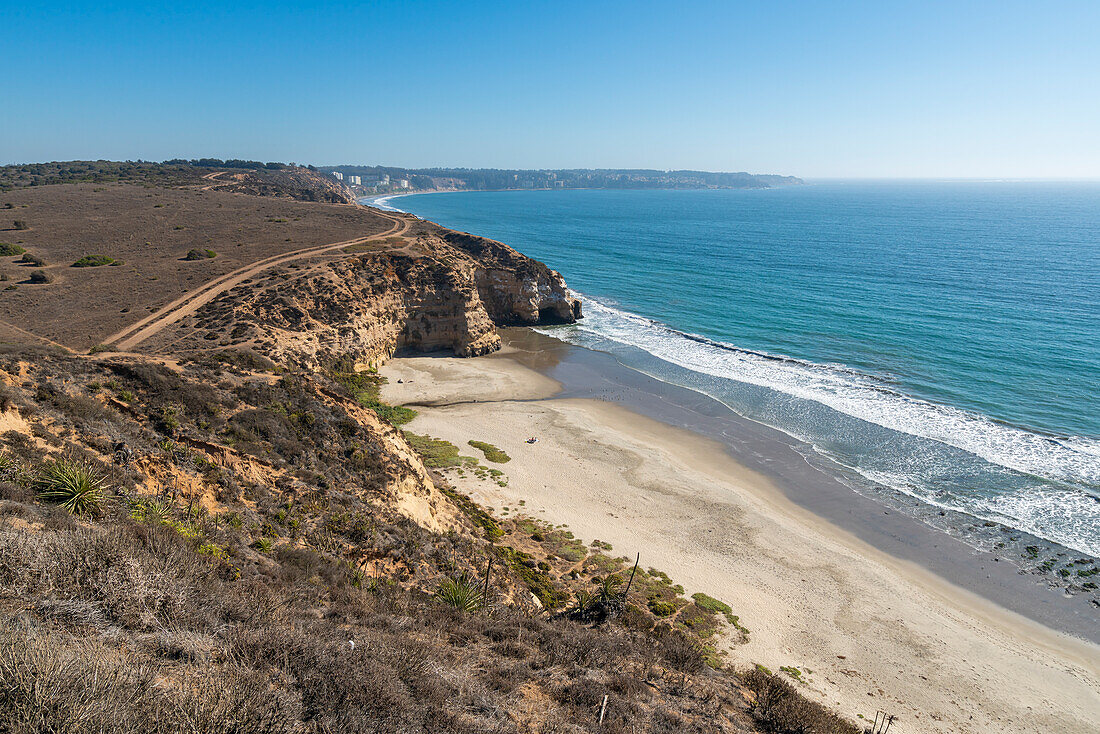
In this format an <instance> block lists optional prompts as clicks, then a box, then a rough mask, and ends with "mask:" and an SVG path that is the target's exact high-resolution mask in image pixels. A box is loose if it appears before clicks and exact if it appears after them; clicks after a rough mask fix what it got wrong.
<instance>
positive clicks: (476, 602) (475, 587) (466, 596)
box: [435, 574, 485, 612]
mask: <svg viewBox="0 0 1100 734" xmlns="http://www.w3.org/2000/svg"><path fill="white" fill-rule="evenodd" d="M435 598H436V599H438V600H439V601H441V602H443V603H444V604H446V605H447V606H449V607H454V608H455V609H457V610H459V611H461V612H474V611H477V610H478V609H481V608H482V607H483V606H485V595H484V594H483V593H482V591H481V584H479V583H478V581H477V579H472V578H470V577H469V576H468V575H466V574H461V575H460V576H452V577H450V578H446V579H443V581H441V582H440V583H439V587H438V588H437V589H436V590H435Z"/></svg>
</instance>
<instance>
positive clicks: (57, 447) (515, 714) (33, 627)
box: [0, 166, 856, 732]
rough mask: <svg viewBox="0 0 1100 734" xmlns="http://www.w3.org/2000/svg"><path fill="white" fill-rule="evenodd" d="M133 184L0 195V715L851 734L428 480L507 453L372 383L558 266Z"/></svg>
mask: <svg viewBox="0 0 1100 734" xmlns="http://www.w3.org/2000/svg"><path fill="white" fill-rule="evenodd" d="M191 168H194V167H193V166H188V167H187V169H186V170H188V171H189V170H190V169H191ZM142 170H144V171H145V173H144V174H143V175H144V176H145V179H144V182H143V183H142V184H141V185H136V184H134V183H117V182H116V183H108V182H105V181H101V182H98V183H82V184H74V183H57V184H42V185H34V186H25V187H24V186H20V187H19V188H18V190H13V191H10V192H8V193H7V194H5V195H4V196H2V197H0V202H8V203H11V204H12V205H13V207H12V208H13V209H14V210H16V211H18V212H19V216H20V219H21V221H25V222H26V227H25V228H23V229H20V230H9V231H4V232H0V239H4V240H5V241H8V240H15V241H14V242H10V243H9V244H12V245H16V243H18V247H19V248H21V249H23V250H25V252H23V253H22V254H11V255H8V256H6V257H4V258H3V259H2V260H0V263H2V264H0V270H2V272H3V273H4V274H19V277H18V278H13V277H10V275H9V278H8V283H10V284H11V285H12V286H15V287H14V289H12V290H0V309H3V310H2V313H3V323H2V324H0V328H2V329H3V333H2V334H0V341H2V342H3V347H2V349H0V637H2V638H3V639H2V643H0V689H2V690H3V691H4V695H3V696H0V721H2V722H3V724H4V725H3V727H2V728H3V730H5V731H13V732H38V731H54V732H106V731H113V732H118V731H123V732H129V731H143V732H159V731H164V732H168V731H182V730H187V731H196V732H280V731H284V732H337V731H339V732H359V731H363V732H368V731H369V732H489V731H492V732H510V731H514V732H589V731H591V732H594V731H600V732H645V731H649V732H749V731H790V732H794V731H802V732H809V731H813V732H854V731H856V729H855V727H853V726H851V725H850V724H847V723H845V722H843V721H842V720H840V719H838V718H836V717H835V716H834V715H832V714H830V713H828V712H827V711H825V710H824V709H823V708H822V707H821V706H819V705H818V704H815V703H810V702H808V701H807V700H805V699H803V698H802V697H801V696H800V695H799V694H798V693H797V691H796V690H795V686H794V685H792V684H791V683H789V682H786V681H784V680H781V679H780V678H779V677H778V676H774V675H772V674H771V673H770V672H768V671H764V670H755V671H744V670H742V671H734V670H731V669H729V668H727V667H725V665H724V662H723V656H722V648H723V647H725V646H728V645H736V644H738V642H739V641H740V640H742V639H743V638H744V636H745V635H748V634H751V631H750V629H747V628H746V625H745V624H743V623H742V621H741V620H739V618H738V617H737V616H736V615H735V612H736V609H734V608H732V607H731V606H727V605H726V604H725V603H724V601H730V602H732V601H734V600H724V601H723V600H718V599H712V598H710V597H706V596H704V595H695V596H694V597H692V598H690V599H688V598H685V596H684V591H683V589H682V588H680V587H678V586H677V585H676V582H675V579H670V578H668V576H666V575H665V574H663V573H662V572H661V571H660V559H656V558H654V559H648V558H646V559H643V560H642V563H641V564H640V565H639V566H638V567H635V565H634V564H635V558H630V557H628V556H618V555H616V554H615V551H616V550H619V549H612V548H611V547H610V546H609V545H608V544H606V543H603V542H602V541H600V540H598V539H597V538H577V537H574V536H573V534H572V533H570V532H569V530H568V529H567V528H562V527H553V526H550V525H548V524H546V523H544V522H541V521H539V520H537V519H534V518H531V517H527V516H526V515H524V514H523V513H522V511H517V512H516V513H514V514H513V515H512V516H510V517H508V518H503V517H496V516H493V515H492V514H490V513H489V512H487V511H486V510H485V509H483V508H481V507H479V506H478V505H477V504H476V503H474V502H473V501H472V500H470V499H469V498H468V497H467V496H465V495H463V494H461V493H459V492H458V491H456V490H455V489H454V487H453V486H452V484H451V483H450V482H449V481H448V479H447V472H459V471H461V472H465V473H470V474H472V475H474V476H476V477H478V478H479V479H481V480H483V481H486V482H490V481H492V482H507V475H508V467H507V463H506V462H507V457H506V456H502V455H501V453H500V452H499V450H498V449H496V448H495V447H493V446H490V445H488V444H484V443H483V442H481V443H478V442H477V441H476V439H477V437H476V436H471V437H470V439H471V442H472V443H471V447H472V450H471V453H480V454H481V456H483V457H484V458H481V457H480V456H479V457H478V458H474V457H472V456H464V455H463V454H462V453H460V451H459V449H458V447H457V446H454V445H452V444H449V443H447V442H445V441H440V440H437V439H433V438H432V437H430V436H422V435H416V434H413V433H410V432H407V431H403V430H402V429H401V426H402V425H403V424H405V423H406V422H408V420H409V419H410V418H411V417H412V416H413V415H414V413H413V411H412V410H411V409H409V408H405V407H402V406H394V405H388V404H386V403H385V402H383V401H382V400H381V399H380V397H379V388H380V385H381V383H382V378H381V377H379V376H377V374H376V373H375V372H374V370H373V367H374V366H375V365H377V364H379V363H380V362H383V361H385V360H386V359H388V358H389V357H390V356H391V355H392V354H394V353H395V352H396V351H405V352H409V351H412V352H415V351H425V350H440V349H442V350H445V351H447V352H449V353H456V354H460V355H469V356H475V355H478V354H484V353H486V352H490V351H492V350H494V349H496V348H497V347H498V345H499V337H498V335H497V332H496V329H497V327H499V326H503V325H509V324H538V323H550V322H553V323H558V322H569V321H572V320H574V319H576V318H578V317H579V316H580V311H579V305H578V304H577V303H576V301H575V300H574V299H572V298H571V297H570V296H569V294H568V291H567V290H566V288H565V284H564V283H563V282H562V280H561V277H560V276H559V275H558V274H557V273H555V272H554V271H552V270H550V269H549V268H547V267H546V266H545V265H543V264H542V263H538V262H536V261H533V260H530V259H529V258H526V257H524V256H523V255H521V254H520V253H517V252H515V251H514V250H512V249H511V248H509V247H507V246H506V245H503V244H501V243H497V242H493V241H490V240H486V239H483V238H479V237H474V236H471V235H464V234H461V233H456V232H452V231H450V230H446V229H444V228H441V227H438V226H436V225H433V224H430V223H426V222H421V221H420V220H417V219H415V218H414V217H408V216H398V215H390V214H386V213H381V212H375V211H372V210H368V209H365V208H362V207H356V206H349V205H333V204H322V203H308V204H307V203H299V202H296V201H291V200H289V199H288V198H276V197H271V196H256V195H253V194H250V193H241V192H237V193H230V192H227V191H223V190H220V189H218V188H214V187H211V188H206V187H207V186H209V185H210V184H209V183H199V182H202V181H206V182H209V181H211V179H215V180H216V179H218V178H221V176H219V177H210V178H202V176H206V175H209V174H207V173H204V174H202V175H201V176H199V181H198V182H196V181H194V180H193V179H187V180H183V179H181V178H180V176H182V175H183V174H182V173H181V171H183V170H184V169H182V168H178V167H168V168H167V169H166V170H165V171H161V172H157V171H155V170H153V169H142ZM216 172H217V171H215V173H216ZM66 175H68V174H66ZM128 175H129V174H128ZM250 175H251V174H246V176H250ZM265 175H271V176H276V177H278V176H281V175H283V174H282V173H280V172H278V171H276V172H274V173H270V174H266V173H265ZM234 180H237V179H234ZM158 182H159V183H158ZM287 186H289V184H288V185H287ZM158 204H159V205H160V206H158ZM280 220H282V221H280ZM179 226H182V227H183V229H176V227H179ZM176 233H180V234H178V235H177V234H176ZM281 235H286V236H281ZM288 240H289V241H288ZM89 242H91V243H94V249H89V248H88V243H89ZM206 250H211V251H212V252H214V255H213V256H209V255H208V254H207V253H206ZM192 251H197V252H198V254H197V255H195V257H192V256H191V253H192ZM28 253H29V254H31V255H33V256H34V257H38V258H40V259H42V260H44V261H45V262H46V264H45V265H34V264H25V265H19V264H17V262H18V260H20V259H21V258H22V255H25V254H28ZM230 253H232V254H230ZM84 255H96V256H100V258H99V259H102V258H109V259H111V260H112V261H113V263H106V264H91V265H90V266H88V267H74V265H75V264H76V263H77V262H79V261H80V260H84ZM76 258H79V260H77V259H76ZM93 260H96V258H93ZM120 260H121V261H123V264H115V263H118V261H120ZM70 261H72V262H70ZM96 262H97V263H98V260H96ZM24 268H29V269H31V270H39V271H42V272H44V273H46V274H48V275H50V276H51V277H49V278H47V281H50V282H30V281H32V278H30V277H27V278H26V280H24V279H23V277H22V273H24V272H25V271H24ZM189 268H205V269H203V270H195V271H189V270H188V269H189ZM143 280H144V281H145V282H146V283H154V284H159V285H157V286H155V287H154V286H149V285H147V284H146V285H143V284H142V282H143ZM9 287H10V286H9ZM621 550H626V549H621ZM620 552H621V551H620ZM747 625H748V627H750V628H751V622H747Z"/></svg>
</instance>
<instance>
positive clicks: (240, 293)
mask: <svg viewBox="0 0 1100 734" xmlns="http://www.w3.org/2000/svg"><path fill="white" fill-rule="evenodd" d="M396 244H398V243H395V247H396ZM400 244H403V245H404V246H402V247H399V248H396V249H390V250H388V251H386V250H382V251H376V252H366V253H362V254H358V255H355V256H350V257H342V258H338V259H335V260H331V261H328V262H325V263H322V264H320V265H317V266H314V267H311V268H309V269H308V270H304V271H302V270H298V271H277V270H276V271H272V272H271V273H270V274H268V275H267V276H266V277H265V278H263V279H262V280H258V281H255V282H252V283H249V284H247V285H242V286H240V287H238V288H236V289H234V290H232V291H229V292H228V293H226V294H225V295H224V296H222V297H220V298H218V299H217V300H215V301H213V302H212V303H210V304H209V305H207V306H206V307H204V308H203V309H202V310H201V311H200V312H199V314H198V315H197V319H196V322H195V323H190V324H184V325H183V327H184V328H182V329H181V330H180V331H177V332H175V333H173V334H171V335H170V336H169V337H168V338H169V339H170V340H171V342H172V343H173V344H175V348H176V349H179V348H181V347H182V348H184V349H188V348H194V349H203V350H208V349H209V348H210V346H212V344H211V342H214V343H216V344H217V345H218V346H222V347H243V346H254V347H256V348H258V350H259V351H261V352H263V353H264V354H268V355H271V356H273V357H274V358H276V359H280V360H285V361H287V362H288V363H293V364H298V365H302V366H318V365H322V364H326V363H330V362H332V361H333V360H337V359H348V358H351V359H353V360H354V361H356V362H358V363H361V364H379V363H381V362H383V361H385V360H386V359H388V358H389V357H390V356H392V355H393V354H394V353H395V352H396V351H399V350H403V351H410V352H428V351H435V350H446V351H450V352H453V353H454V354H456V355H459V356H463V357H474V356H480V355H483V354H488V353H490V352H493V351H495V350H497V349H499V348H500V337H499V335H498V334H497V331H496V328H497V327H498V326H511V325H536V324H564V323H572V322H574V321H575V320H576V319H578V318H580V316H581V306H580V302H579V301H578V300H577V299H576V298H574V297H573V296H571V295H570V294H569V291H568V289H567V288H566V285H565V282H564V281H563V280H562V277H561V275H560V274H558V273H557V272H555V271H553V270H551V269H549V268H548V267H546V266H545V265H544V264H542V263H540V262H538V261H536V260H532V259H531V258H528V257H525V256H524V255H521V254H520V253H518V252H516V251H515V250H513V249H512V248H510V247H508V246H507V245H504V244H501V243H500V242H494V241H493V240H488V239H485V238H483V237H476V236H473V235H468V234H463V233H459V232H453V231H451V230H447V229H444V228H442V227H438V226H436V225H434V224H429V223H426V222H416V224H415V226H414V228H413V231H412V233H411V234H410V236H409V239H408V240H406V241H401V242H400Z"/></svg>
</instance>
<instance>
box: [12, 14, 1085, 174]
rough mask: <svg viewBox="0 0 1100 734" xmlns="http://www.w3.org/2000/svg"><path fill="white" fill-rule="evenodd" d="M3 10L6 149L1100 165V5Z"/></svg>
mask: <svg viewBox="0 0 1100 734" xmlns="http://www.w3.org/2000/svg"><path fill="white" fill-rule="evenodd" d="M3 17H4V20H5V28H6V30H7V33H6V37H7V39H8V45H7V47H6V51H7V54H6V61H7V64H8V67H7V68H8V73H7V74H6V79H5V81H6V86H7V90H8V92H7V95H6V97H7V99H8V100H9V102H10V104H9V114H8V115H7V116H6V117H5V118H4V121H3V123H2V127H3V134H2V135H0V161H2V162H4V163H16V162H18V163H26V162H39V161H48V160H73V159H92V160H95V159H111V160H126V159H131V160H133V159H139V158H140V159H146V160H164V159H170V158H191V157H207V156H211V157H220V158H245V159H258V160H265V161H266V160H279V161H296V162H306V163H313V164H315V165H316V164H319V163H325V162H330V163H331V162H332V161H344V162H346V161H358V160H366V161H397V162H398V165H400V166H403V167H409V168H425V167H429V166H443V167H454V168H458V167H467V168H522V169H548V168H549V169H560V168H653V169H658V170H667V169H677V170H684V169H690V170H708V171H746V172H750V173H763V174H780V175H793V176H798V177H801V178H806V179H868V178H872V179H883V178H888V179H929V178H933V179H1048V180H1051V179H1052V180H1078V179H1083V180H1092V179H1097V178H1100V136H1097V135H1096V131H1097V130H1100V94H1097V93H1096V91H1097V90H1096V81H1095V79H1096V74H1097V71H1098V70H1100V45H1098V44H1096V43H1095V39H1094V30H1095V28H1097V27H1100V4H1097V3H1094V2H1085V1H1084V0H1070V1H1069V2H1064V3H1060V4H1059V6H1058V8H1057V11H1056V12H1054V11H1053V10H1051V9H1049V8H1046V7H1040V6H1036V5H1035V4H1032V3H1025V2H1019V1H1017V0H1010V1H1009V2H991V1H988V0H971V1H970V2H961V3H948V2H928V3H922V4H920V5H919V6H914V7H890V6H889V4H882V3H873V2H862V1H853V2H844V3H835V4H834V3H830V4H827V5H825V4H819V3H800V2H795V3H790V4H784V5H782V6H767V7H762V6H759V5H758V4H755V3H744V2H737V3H718V2H694V3H687V4H685V5H682V6H677V7H676V8H675V10H673V9H671V8H669V7H668V6H667V5H665V4H662V3H653V2H642V3H625V2H608V3H597V4H592V3H563V4H562V3H559V4H555V5H554V6H553V7H540V8H532V7H517V6H515V5H514V4H508V3H496V2H481V3H473V4H463V5H461V6H452V5H450V4H447V3H441V2H425V3H418V4H415V5H410V4H406V3H396V2H381V3H374V4H372V5H370V6H369V7H366V6H346V5H330V4H325V3H315V4H313V5H312V6H311V7H300V6H296V5H293V4H290V3H281V2H271V3H264V4H260V3H249V2H245V3H234V4H232V6H223V5H220V4H215V3H208V2H207V3H202V2H200V3H196V4H189V5H188V6H187V7H181V6H158V7H151V6H148V5H147V4H138V3H133V2H122V3H116V4H112V5H109V6H104V5H102V4H93V3H88V2H76V3H71V4H69V5H67V6H66V7H65V8H62V9H59V8H56V7H50V8H46V7H40V6H33V5H30V4H27V5H22V6H13V7H8V8H6V9H5V11H4V14H3ZM370 165H374V164H373V163H372V164H370Z"/></svg>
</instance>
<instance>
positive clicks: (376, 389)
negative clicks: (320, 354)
mask: <svg viewBox="0 0 1100 734" xmlns="http://www.w3.org/2000/svg"><path fill="white" fill-rule="evenodd" d="M329 376H330V377H331V378H332V380H333V381H334V382H335V383H336V384H338V385H339V386H341V387H342V388H343V389H344V391H345V392H346V393H347V394H348V395H350V396H351V397H353V398H355V400H357V401H358V402H359V404H360V405H362V406H363V407H364V408H369V409H371V410H373V411H374V412H375V413H376V414H377V415H378V417H379V418H381V419H382V420H384V421H386V422H387V423H389V424H391V425H394V426H402V425H404V424H406V423H408V422H409V421H411V420H412V419H413V418H415V417H416V411H415V410H413V409H412V408H406V407H403V406H400V405H390V404H389V403H386V402H384V401H383V400H382V399H381V397H379V395H380V389H381V387H382V385H384V384H385V382H386V378H384V377H382V376H380V375H378V374H377V373H374V372H356V371H355V369H354V366H353V365H348V364H341V365H337V366H336V367H335V368H333V369H332V370H330V372H329ZM455 453H456V454H457V453H458V451H457V449H456V450H455Z"/></svg>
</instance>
